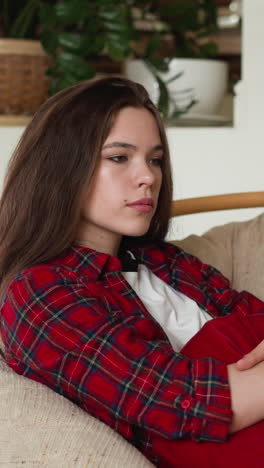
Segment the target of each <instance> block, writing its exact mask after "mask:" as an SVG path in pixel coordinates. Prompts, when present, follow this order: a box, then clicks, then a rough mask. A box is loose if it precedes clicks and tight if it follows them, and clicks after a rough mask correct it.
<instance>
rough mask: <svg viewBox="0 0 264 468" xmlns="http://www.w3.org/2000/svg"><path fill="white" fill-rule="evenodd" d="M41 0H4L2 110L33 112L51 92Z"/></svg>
mask: <svg viewBox="0 0 264 468" xmlns="http://www.w3.org/2000/svg"><path fill="white" fill-rule="evenodd" d="M38 8H39V2H38V1H37V0H27V1H25V2H23V4H22V5H21V1H19V0H12V2H11V1H10V0H3V1H2V3H1V10H0V20H1V22H0V28H1V36H2V37H0V60H1V71H2V73H1V76H0V114H5V115H7V114H10V115H28V114H32V113H33V112H34V111H35V110H36V109H37V108H38V106H39V105H40V104H41V103H42V102H43V101H44V100H45V99H46V98H47V96H48V79H47V77H46V76H45V72H46V70H47V69H48V66H49V64H50V59H49V57H48V56H47V54H46V53H45V52H44V50H43V48H42V46H41V44H40V42H39V40H38V31H37V27H38V21H37V12H38Z"/></svg>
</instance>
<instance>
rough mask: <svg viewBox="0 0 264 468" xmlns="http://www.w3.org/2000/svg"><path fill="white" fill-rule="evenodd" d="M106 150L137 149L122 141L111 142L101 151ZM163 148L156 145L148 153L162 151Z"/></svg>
mask: <svg viewBox="0 0 264 468" xmlns="http://www.w3.org/2000/svg"><path fill="white" fill-rule="evenodd" d="M107 148H126V149H133V150H137V149H138V147H137V146H136V145H132V144H131V143H125V142H124V141H113V142H112V143H108V144H107V145H104V146H103V148H102V149H103V150H105V149H107ZM162 150H163V146H162V145H156V146H153V148H151V150H150V152H152V151H162Z"/></svg>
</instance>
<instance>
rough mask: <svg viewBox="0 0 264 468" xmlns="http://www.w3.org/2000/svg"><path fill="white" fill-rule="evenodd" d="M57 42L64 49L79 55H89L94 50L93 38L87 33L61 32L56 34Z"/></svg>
mask: <svg viewBox="0 0 264 468" xmlns="http://www.w3.org/2000/svg"><path fill="white" fill-rule="evenodd" d="M58 42H59V45H60V46H61V47H63V48H64V49H65V50H66V51H70V52H74V53H75V54H80V55H89V53H91V52H93V51H94V42H95V41H94V40H93V38H91V37H90V36H88V35H85V34H80V33H69V32H63V33H60V34H58Z"/></svg>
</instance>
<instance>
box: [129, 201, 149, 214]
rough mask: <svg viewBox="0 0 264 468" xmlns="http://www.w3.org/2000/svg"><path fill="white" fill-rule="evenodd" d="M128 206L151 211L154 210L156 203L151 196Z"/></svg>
mask: <svg viewBox="0 0 264 468" xmlns="http://www.w3.org/2000/svg"><path fill="white" fill-rule="evenodd" d="M127 206H129V208H134V209H135V210H136V211H140V212H143V213H149V212H150V211H152V210H153V206H154V203H153V200H152V199H151V198H141V199H140V200H136V201H134V202H133V203H128V205H127Z"/></svg>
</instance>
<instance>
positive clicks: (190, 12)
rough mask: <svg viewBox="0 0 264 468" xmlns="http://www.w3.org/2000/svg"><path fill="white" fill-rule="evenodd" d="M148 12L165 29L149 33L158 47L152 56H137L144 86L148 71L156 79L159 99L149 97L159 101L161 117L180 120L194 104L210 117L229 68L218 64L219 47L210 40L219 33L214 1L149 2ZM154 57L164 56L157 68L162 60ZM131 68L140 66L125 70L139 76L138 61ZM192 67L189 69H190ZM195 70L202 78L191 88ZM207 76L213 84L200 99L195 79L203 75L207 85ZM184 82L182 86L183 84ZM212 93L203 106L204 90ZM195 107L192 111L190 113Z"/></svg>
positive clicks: (224, 83) (147, 80) (223, 89)
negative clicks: (141, 60) (140, 63)
mask: <svg viewBox="0 0 264 468" xmlns="http://www.w3.org/2000/svg"><path fill="white" fill-rule="evenodd" d="M149 11H150V12H152V13H153V18H152V21H153V23H154V24H155V22H157V21H158V22H160V23H161V24H162V26H163V27H162V28H160V30H159V31H156V32H155V34H154V35H153V39H154V38H155V37H156V39H155V41H156V45H157V46H156V48H155V47H154V54H153V57H152V56H151V55H150V56H148V55H144V53H143V54H142V55H141V57H140V55H139V56H135V58H136V59H138V58H142V59H143V60H144V63H145V65H147V67H148V69H149V70H148V73H147V72H146V73H144V72H143V69H142V75H143V73H144V74H145V75H146V76H145V77H144V78H142V80H143V81H142V84H144V85H145V86H146V87H147V88H148V85H147V83H148V84H149V82H150V78H149V72H151V73H152V75H153V76H154V77H155V80H156V85H155V86H156V88H157V87H158V88H159V97H158V98H157V97H155V98H153V99H154V100H156V102H158V103H159V105H160V101H162V108H163V115H164V117H165V118H166V119H174V118H177V117H179V116H181V115H182V114H184V113H186V112H188V111H190V109H191V108H192V107H193V106H194V105H195V104H196V106H194V107H193V109H200V108H202V111H203V112H204V110H203V108H204V109H205V113H206V112H207V111H206V109H208V114H209V112H212V113H213V111H212V110H211V109H213V108H214V109H217V108H219V107H220V106H219V103H220V102H221V101H222V99H223V94H224V93H225V88H226V85H227V65H226V64H225V63H223V62H222V63H221V62H220V61H219V60H217V52H218V46H217V44H216V43H215V42H214V41H212V40H211V39H210V36H211V35H212V34H214V33H216V32H217V30H218V25H217V16H218V10H217V2H216V0H153V1H152V2H150V4H149ZM153 29H154V28H153ZM157 54H158V55H160V54H161V55H162V61H161V65H162V66H161V67H160V66H159V61H160V59H159V58H158V61H156V60H155V55H157ZM153 59H154V60H153ZM135 62H136V61H135ZM135 65H137V66H138V69H137V71H136V72H132V73H131V72H130V70H129V76H130V77H131V78H134V77H135V76H139V73H140V69H139V63H137V64H135ZM129 66H130V64H129ZM191 67H192V71H189V69H190V68H191ZM173 68H175V70H174V71H173ZM196 69H197V74H199V76H200V79H198V78H199V77H198V78H197V81H196V82H195V84H192V83H193V81H195V73H196ZM211 70H213V71H211ZM203 73H205V75H203ZM190 74H192V76H191V79H189V77H190ZM210 75H211V78H212V79H211V82H210V83H209V86H208V88H207V89H206V90H203V91H202V92H203V95H201V90H200V89H199V90H197V85H199V86H200V87H201V83H198V81H200V82H201V81H202V80H201V76H203V77H204V83H205V84H206V83H208V76H210ZM197 76H198V75H197ZM218 80H219V86H218ZM214 81H215V86H213V85H214ZM185 82H186V85H184V84H182V83H185ZM151 88H152V89H153V88H154V85H150V84H149V90H150V89H151ZM210 89H211V90H212V91H211V93H212V94H211V95H212V96H213V95H214V94H215V99H211V101H210V103H209V102H208V103H207V102H205V100H204V94H205V93H206V92H207V90H208V92H210ZM154 95H155V93H154V91H153V96H154ZM218 96H219V98H218ZM205 99H207V98H206V96H205ZM213 101H215V102H213ZM183 103H184V105H183ZM193 109H192V110H191V111H190V112H193Z"/></svg>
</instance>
